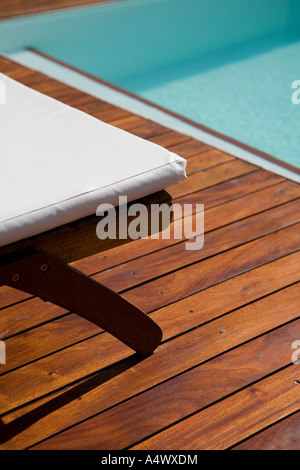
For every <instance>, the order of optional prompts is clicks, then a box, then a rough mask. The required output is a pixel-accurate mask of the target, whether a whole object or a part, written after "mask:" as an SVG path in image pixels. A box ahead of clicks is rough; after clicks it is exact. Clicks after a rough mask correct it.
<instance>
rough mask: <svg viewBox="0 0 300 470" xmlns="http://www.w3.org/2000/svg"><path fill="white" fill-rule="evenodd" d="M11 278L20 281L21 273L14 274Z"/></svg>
mask: <svg viewBox="0 0 300 470" xmlns="http://www.w3.org/2000/svg"><path fill="white" fill-rule="evenodd" d="M11 280H12V281H13V282H18V281H19V280H20V274H14V275H13V277H12V278H11Z"/></svg>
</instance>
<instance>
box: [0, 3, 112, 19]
mask: <svg viewBox="0 0 300 470" xmlns="http://www.w3.org/2000/svg"><path fill="white" fill-rule="evenodd" d="M118 1H120V0H118ZM107 2H108V0H1V2H0V18H9V17H12V16H21V15H30V14H33V13H42V12H46V11H51V10H57V9H62V8H70V7H78V6H84V5H93V4H95V3H107Z"/></svg>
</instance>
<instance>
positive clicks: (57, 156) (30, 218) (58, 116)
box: [0, 74, 186, 246]
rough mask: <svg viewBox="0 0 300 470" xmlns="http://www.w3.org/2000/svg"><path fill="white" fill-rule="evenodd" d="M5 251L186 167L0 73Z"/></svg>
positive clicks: (163, 182) (0, 241)
mask: <svg viewBox="0 0 300 470" xmlns="http://www.w3.org/2000/svg"><path fill="white" fill-rule="evenodd" d="M0 81H2V82H4V84H5V88H6V104H0V159H1V160H0V161H1V163H0V203H1V205H0V246H4V245H7V244H9V243H12V242H15V241H18V240H21V239H23V238H27V237H30V236H32V235H36V234H38V233H42V232H44V231H46V230H49V229H52V228H55V227H58V226H60V225H63V224H65V223H68V222H71V221H73V220H76V219H79V218H82V217H85V216H88V215H91V214H95V213H96V209H97V207H98V205H99V204H101V203H109V204H113V205H114V206H116V205H118V198H119V195H123V196H127V198H128V202H129V201H133V200H135V199H138V198H140V197H143V196H146V195H149V194H151V193H154V192H156V191H160V190H162V189H165V188H167V187H168V186H170V185H172V184H175V183H177V182H178V181H180V180H182V179H183V178H185V164H186V161H185V160H184V159H183V158H181V157H179V156H177V155H175V154H173V153H171V152H168V151H167V150H166V149H164V148H162V147H160V146H158V145H156V144H153V143H151V142H147V141H145V140H143V139H140V138H138V137H135V136H134V135H132V134H129V133H128V132H125V131H122V130H120V129H117V128H116V127H113V126H110V125H108V124H105V123H103V122H101V121H99V120H98V119H95V118H93V117H91V116H89V115H87V114H85V113H83V112H81V111H79V110H77V109H74V108H71V107H70V106H66V105H64V104H63V103H60V102H59V101H56V100H54V99H52V98H49V97H48V96H46V95H43V94H41V93H38V92H36V91H34V90H32V89H31V88H28V87H25V86H24V85H22V84H20V83H18V82H16V81H14V80H12V79H10V78H8V77H6V76H5V75H2V74H0Z"/></svg>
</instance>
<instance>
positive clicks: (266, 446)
mask: <svg viewBox="0 0 300 470" xmlns="http://www.w3.org/2000/svg"><path fill="white" fill-rule="evenodd" d="M299 449H300V412H298V413H295V414H293V415H292V416H289V417H288V418H286V419H283V420H282V421H280V422H279V423H277V424H274V425H273V426H271V427H270V428H268V429H267V430H265V431H263V432H261V433H259V434H257V435H256V436H254V437H252V438H250V439H248V440H247V441H245V442H244V443H242V444H240V445H238V446H236V447H234V449H233V450H299Z"/></svg>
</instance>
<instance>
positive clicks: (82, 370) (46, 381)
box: [0, 284, 300, 414]
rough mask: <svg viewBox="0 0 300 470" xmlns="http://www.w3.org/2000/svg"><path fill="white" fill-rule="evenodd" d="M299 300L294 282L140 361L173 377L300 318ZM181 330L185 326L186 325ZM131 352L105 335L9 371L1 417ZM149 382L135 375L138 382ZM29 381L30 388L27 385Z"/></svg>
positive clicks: (0, 383) (2, 383) (1, 383)
mask: <svg viewBox="0 0 300 470" xmlns="http://www.w3.org/2000/svg"><path fill="white" fill-rule="evenodd" d="M286 296H288V298H289V308H290V310H289V311H288V312H286V311H285V310H284V309H282V299H283V298H285V297H286ZM299 296H300V289H299V285H298V284H296V285H293V286H291V287H287V288H286V289H285V290H284V291H282V290H281V291H279V293H274V294H273V295H271V296H270V297H266V298H265V299H262V300H259V301H257V302H256V303H252V304H250V305H249V306H246V307H243V308H241V309H240V310H237V311H235V312H233V313H232V314H229V315H228V316H225V317H224V316H222V317H221V318H219V319H216V320H214V321H213V323H211V322H210V323H208V324H207V325H205V324H204V325H203V326H202V327H201V328H200V329H198V328H197V329H195V330H192V331H189V332H187V333H185V334H181V335H180V336H176V337H175V339H173V340H172V341H168V342H167V343H165V344H163V345H162V346H160V348H159V349H158V351H163V353H160V354H159V352H157V353H156V354H155V355H152V356H150V357H148V358H146V359H141V362H142V363H147V364H150V366H151V364H152V363H153V362H152V361H154V364H156V362H155V361H157V360H158V357H159V356H161V354H162V357H160V367H159V368H157V367H154V366H153V374H154V371H155V374H156V375H158V376H160V374H164V373H166V371H165V370H164V367H165V365H167V367H168V371H167V373H168V374H170V373H171V371H174V375H175V374H176V373H180V372H182V371H184V370H186V369H188V368H190V367H194V366H195V365H197V364H199V363H200V362H202V361H204V360H208V359H209V358H211V357H212V356H210V354H211V352H213V354H220V353H222V352H224V351H226V348H228V349H229V348H231V347H234V346H237V345H238V344H241V343H242V342H244V341H247V340H249V339H251V338H253V337H255V336H258V335H259V334H263V333H264V332H267V331H268V330H270V329H274V328H276V327H278V326H280V325H281V324H283V323H287V322H289V321H292V320H294V319H296V318H298V311H297V305H298V304H299ZM261 311H263V312H264V315H260V314H258V313H257V312H261ZM253 318H255V321H253ZM181 328H182V325H181ZM183 328H186V326H185V324H184V326H183ZM221 330H225V331H224V333H223V334H220V333H219V332H220V331H221ZM173 331H174V330H173ZM181 333H182V331H181ZM166 339H169V337H168V332H167V331H166V329H164V340H166ZM205 344H207V348H205V347H204V346H205ZM200 345H201V347H200ZM174 348H178V350H179V349H181V348H183V350H182V352H181V353H180V354H181V355H183V356H181V355H180V356H178V357H181V361H178V364H174V366H173V367H172V369H170V364H169V361H170V360H172V361H173V351H174ZM223 348H225V349H223ZM131 354H132V351H131V350H130V349H129V348H128V347H126V346H124V345H123V344H120V343H119V342H118V341H117V340H116V339H115V338H113V337H112V336H110V335H109V334H107V333H106V332H104V333H102V334H100V335H98V336H95V337H92V338H89V339H87V340H86V341H84V342H81V343H78V344H75V345H73V346H70V347H69V348H66V349H63V350H61V351H58V352H56V353H54V354H51V355H50V356H47V357H45V358H43V359H40V360H38V361H36V362H33V363H31V364H29V365H27V366H24V367H22V368H20V369H18V370H16V371H12V372H10V373H9V374H8V375H4V376H1V377H0V390H1V392H0V393H1V394H0V396H1V403H0V406H1V407H0V414H3V413H7V412H8V411H10V410H12V409H14V408H16V407H19V406H21V405H24V404H26V403H27V402H29V401H31V400H33V399H37V398H39V397H41V396H43V395H44V394H48V393H51V392H53V391H55V390H57V389H59V388H61V387H64V386H66V385H67V384H68V383H72V382H75V381H77V380H80V379H82V378H84V377H86V376H88V375H90V374H92V373H95V372H97V371H98V370H100V369H102V368H105V367H107V366H111V365H112V364H114V363H115V362H117V361H119V360H122V359H125V358H126V357H128V356H130V355H131ZM169 356H170V357H169ZM82 357H84V358H85V361H84V363H83V361H82V360H80V358H82ZM151 367H152V366H151ZM153 374H150V375H149V372H148V373H147V374H146V375H148V377H147V379H149V380H152V381H154V375H153ZM171 376H172V375H171ZM163 377H164V376H163ZM168 377H170V375H168ZM147 379H146V378H145V379H144V378H142V377H141V376H139V380H141V381H143V380H147ZM162 380H165V379H162ZM28 382H29V383H30V387H28Z"/></svg>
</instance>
